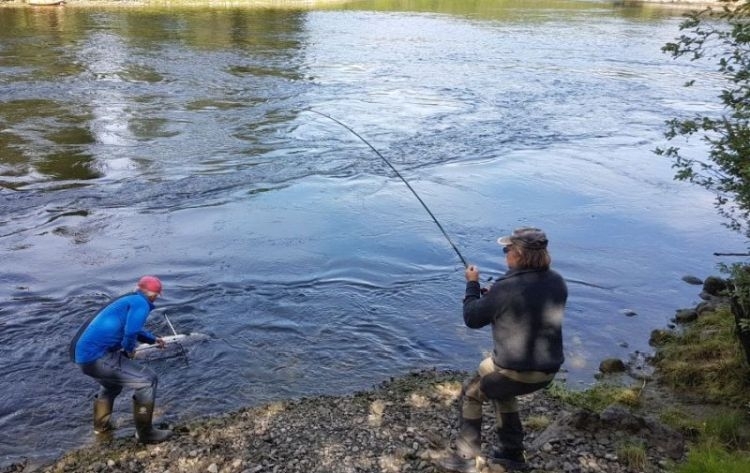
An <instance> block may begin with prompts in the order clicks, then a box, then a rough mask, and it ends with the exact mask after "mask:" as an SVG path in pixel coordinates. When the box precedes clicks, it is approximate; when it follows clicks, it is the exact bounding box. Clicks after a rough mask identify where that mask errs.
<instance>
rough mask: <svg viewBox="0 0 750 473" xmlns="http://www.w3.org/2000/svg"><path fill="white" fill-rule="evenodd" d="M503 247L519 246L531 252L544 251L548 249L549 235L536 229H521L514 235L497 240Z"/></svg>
mask: <svg viewBox="0 0 750 473" xmlns="http://www.w3.org/2000/svg"><path fill="white" fill-rule="evenodd" d="M497 243H498V244H500V245H501V246H509V245H518V246H522V247H524V248H529V249H531V250H542V249H544V248H547V243H548V241H547V235H546V234H545V233H544V232H543V231H542V230H540V229H539V228H535V227H520V228H516V229H515V230H513V233H511V234H510V235H507V236H502V237H500V238H498V239H497Z"/></svg>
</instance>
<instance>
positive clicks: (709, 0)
mask: <svg viewBox="0 0 750 473" xmlns="http://www.w3.org/2000/svg"><path fill="white" fill-rule="evenodd" d="M349 3H357V2H355V1H354V0H0V7H3V6H5V7H45V6H46V7H51V6H63V5H65V6H74V7H132V8H145V7H185V8H187V7H203V8H209V7H210V8H217V7H222V8H229V7H231V8H239V7H243V8H258V9H299V10H312V9H315V8H326V7H335V6H339V5H346V4H349ZM612 3H614V4H619V5H625V6H649V5H653V6H659V7H665V8H680V9H704V8H707V7H718V6H720V5H722V3H723V2H722V1H721V0H620V1H615V2H612Z"/></svg>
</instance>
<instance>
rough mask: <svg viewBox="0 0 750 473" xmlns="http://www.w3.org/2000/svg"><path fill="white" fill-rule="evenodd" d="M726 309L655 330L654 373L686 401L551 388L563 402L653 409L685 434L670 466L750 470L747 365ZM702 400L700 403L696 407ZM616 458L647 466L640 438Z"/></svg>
mask: <svg viewBox="0 0 750 473" xmlns="http://www.w3.org/2000/svg"><path fill="white" fill-rule="evenodd" d="M735 330H736V326H735V321H734V317H733V315H732V313H731V311H730V310H729V308H722V309H719V310H717V311H716V312H714V313H708V314H702V315H701V316H700V317H699V318H698V320H696V321H695V322H692V323H690V324H688V325H685V326H682V327H681V328H680V329H678V330H671V331H660V332H661V333H660V336H659V337H655V338H652V341H654V345H655V346H656V348H657V351H656V355H655V357H654V365H655V368H656V378H657V380H658V381H659V382H660V384H662V385H664V386H666V387H668V388H669V389H670V390H671V391H672V392H674V393H676V394H677V395H678V396H680V397H681V398H682V395H684V397H685V399H689V400H690V402H689V403H682V402H669V403H665V406H664V407H659V406H658V405H656V404H658V403H652V402H642V396H641V394H642V389H643V388H644V386H645V385H644V386H638V387H627V386H622V385H619V384H607V383H602V382H600V383H598V384H596V385H594V386H592V387H591V388H589V389H587V390H585V391H573V390H570V389H568V388H566V387H565V385H564V384H562V383H553V384H552V385H550V387H549V388H548V392H549V394H550V395H551V396H553V397H556V398H558V399H560V400H561V401H563V402H564V403H566V404H568V405H571V406H575V407H579V408H584V409H589V410H591V411H594V412H597V413H601V412H602V411H603V410H604V409H605V408H606V407H607V406H609V405H612V404H621V405H625V406H627V407H631V408H634V409H641V408H642V409H644V410H649V409H652V410H653V409H657V411H658V412H657V415H658V417H659V419H660V420H661V421H662V422H663V423H665V424H666V425H669V426H671V427H672V428H674V429H675V430H677V431H679V432H681V433H682V434H683V435H684V437H685V438H686V440H687V441H688V455H687V458H686V460H685V461H684V462H682V463H678V464H675V465H674V466H673V467H671V470H670V471H672V472H673V473H748V472H750V367H748V365H747V361H746V358H745V356H744V353H743V351H742V348H741V346H740V344H739V341H738V338H737V335H736V333H735ZM696 401H699V402H700V403H702V404H701V405H698V406H696V405H695V402H696ZM617 456H618V458H619V461H620V463H622V464H623V465H626V466H627V467H628V468H629V469H631V470H635V471H645V469H646V467H647V466H648V457H647V449H646V446H645V445H644V444H643V443H642V442H641V441H639V440H638V439H630V440H625V441H624V442H623V444H622V445H620V446H619V447H618V450H617Z"/></svg>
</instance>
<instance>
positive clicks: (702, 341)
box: [654, 308, 750, 404]
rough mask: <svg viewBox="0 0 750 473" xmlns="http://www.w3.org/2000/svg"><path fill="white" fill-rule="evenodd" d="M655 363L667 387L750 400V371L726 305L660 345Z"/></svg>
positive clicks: (710, 398)
mask: <svg viewBox="0 0 750 473" xmlns="http://www.w3.org/2000/svg"><path fill="white" fill-rule="evenodd" d="M654 365H655V366H656V369H657V371H658V373H659V375H660V379H661V380H662V381H663V382H664V383H666V384H667V385H668V386H670V387H672V388H675V389H678V390H681V391H685V392H687V393H694V394H696V395H697V394H700V395H701V396H703V398H704V399H705V400H707V401H710V402H721V403H727V404H743V403H747V402H748V401H750V370H749V369H748V366H747V364H746V363H745V360H744V356H743V353H742V350H741V349H740V346H739V343H738V339H737V336H736V334H735V324H734V320H733V317H732V316H731V314H730V313H729V310H728V309H726V308H723V309H720V310H717V311H716V312H713V313H706V314H703V315H701V316H700V317H699V318H698V320H696V321H695V322H693V323H691V324H689V325H687V326H686V327H685V328H684V330H683V331H682V332H680V333H676V336H675V337H674V339H672V340H669V341H667V342H665V343H664V344H663V345H662V346H660V347H659V351H658V352H657V354H656V356H655V357H654Z"/></svg>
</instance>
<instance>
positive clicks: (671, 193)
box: [0, 0, 745, 465]
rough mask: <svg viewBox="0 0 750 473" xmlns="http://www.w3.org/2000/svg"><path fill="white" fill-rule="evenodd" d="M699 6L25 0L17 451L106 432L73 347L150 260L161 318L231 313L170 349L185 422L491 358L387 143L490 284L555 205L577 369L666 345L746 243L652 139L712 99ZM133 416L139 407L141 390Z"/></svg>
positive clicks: (167, 391) (12, 124) (19, 27)
mask: <svg viewBox="0 0 750 473" xmlns="http://www.w3.org/2000/svg"><path fill="white" fill-rule="evenodd" d="M680 21H681V19H680V17H679V12H675V11H669V10H659V9H656V8H653V7H623V6H620V5H617V4H612V3H609V2H598V1H588V2H575V1H562V0H561V1H538V2H533V1H532V2H524V1H515V0H508V1H503V2H495V1H481V0H479V1H472V2H467V1H461V0H455V1H445V2H419V1H415V2H383V1H381V2H375V1H373V2H354V3H352V4H351V5H349V6H337V7H331V8H327V9H317V10H315V9H313V10H304V11H295V10H291V9H287V10H271V9H261V10H253V9H246V8H244V9H243V8H239V7H230V6H227V7H220V6H214V7H212V8H209V7H205V6H204V7H191V8H178V7H175V6H174V5H169V4H165V5H164V6H162V7H159V8H156V7H153V8H152V7H149V8H126V7H123V8H102V7H90V8H76V7H64V8H3V9H0V255H1V258H2V265H1V266H0V389H1V390H2V396H1V398H0V465H2V464H10V463H13V462H20V461H24V460H25V459H26V460H29V461H42V460H44V459H49V458H52V457H54V456H56V455H59V454H60V453H62V452H64V451H65V450H68V449H71V448H75V447H78V446H81V445H85V444H88V443H90V442H92V435H91V427H90V422H91V400H92V396H93V394H94V393H95V385H94V383H93V382H92V381H91V380H90V379H89V378H86V377H85V376H83V375H82V374H81V373H80V372H79V371H78V369H77V368H76V367H75V366H74V365H73V364H71V363H70V362H69V361H68V358H67V344H68V341H69V340H70V338H71V337H72V335H73V334H74V333H75V331H76V329H77V328H78V326H79V325H80V323H81V322H82V321H83V320H84V319H85V318H86V317H87V316H88V315H90V314H91V313H92V312H94V311H96V310H97V308H99V307H101V306H102V305H103V304H105V303H106V301H108V300H109V299H110V298H112V297H115V296H117V295H119V294H121V293H123V292H126V291H128V290H131V289H132V288H133V287H134V285H135V281H137V279H138V277H139V276H141V275H143V274H155V275H158V276H159V277H160V278H161V279H162V280H163V282H164V285H165V291H164V297H163V298H161V299H159V300H158V301H157V307H158V308H157V310H156V311H155V312H153V313H152V315H151V317H150V319H149V323H148V328H150V329H151V330H153V331H155V332H156V333H159V334H168V333H170V332H169V328H168V326H167V324H166V323H165V318H164V317H163V313H164V312H166V313H167V314H168V316H169V319H170V320H171V321H172V323H173V324H174V325H175V327H176V329H177V330H178V331H183V332H200V333H203V334H206V335H208V336H209V337H210V338H209V339H208V340H206V341H203V342H201V343H198V344H195V345H192V346H188V347H186V352H185V355H186V356H178V357H174V358H167V359H161V360H153V361H150V362H149V365H150V366H151V367H152V368H153V369H154V370H155V371H157V373H159V375H160V385H159V391H158V397H157V409H158V412H157V414H158V415H159V416H160V417H161V418H163V419H166V420H168V421H171V422H182V421H187V420H189V419H191V418H196V417H199V416H206V415H212V414H218V413H223V412H228V411H231V410H234V409H237V408H239V407H241V406H245V405H257V404H260V403H264V402H268V401H272V400H278V399H284V398H292V397H299V396H309V395H317V394H339V393H348V392H353V391H356V390H360V389H364V388H367V387H370V386H372V385H374V384H377V383H379V382H380V381H382V380H385V379H387V378H388V377H390V376H396V375H400V374H403V373H406V372H408V371H410V370H413V369H422V368H430V367H436V368H455V369H466V370H470V369H473V368H474V367H475V366H476V364H477V362H478V361H479V360H480V359H481V357H482V356H483V353H486V351H487V350H489V349H490V334H489V331H488V330H486V329H485V330H470V329H467V328H466V327H464V325H463V323H462V319H461V299H462V295H463V290H464V275H463V265H462V264H461V261H460V258H459V257H458V254H457V253H456V252H455V251H454V250H453V249H452V247H451V245H450V244H449V242H448V241H447V239H446V238H445V237H444V236H443V234H442V233H441V232H440V230H439V228H438V227H437V225H435V223H434V222H433V221H432V220H431V218H430V216H429V215H428V213H427V212H425V210H424V209H423V208H422V207H421V205H420V203H419V202H418V201H417V199H416V198H415V197H414V195H413V194H412V193H411V192H410V191H409V189H408V188H407V187H406V186H405V185H404V183H403V182H402V181H401V180H400V179H399V178H398V177H397V176H396V175H395V174H394V173H393V171H392V170H391V169H390V168H389V167H388V166H387V165H386V163H385V162H384V160H383V159H381V158H380V156H378V154H377V153H375V152H373V150H372V149H371V148H369V147H368V145H367V143H369V144H370V145H371V146H373V147H374V148H375V149H376V150H377V151H378V152H379V153H381V155H382V156H383V157H384V158H386V159H388V160H389V161H390V162H391V163H392V165H393V166H394V167H395V168H396V169H397V170H398V171H399V172H400V173H401V174H402V175H403V177H404V178H405V179H406V180H407V181H408V182H409V183H410V184H411V185H412V186H413V188H414V190H415V191H416V192H417V193H418V194H419V195H420V197H421V198H422V199H423V201H424V202H425V203H426V204H427V205H428V207H429V208H430V209H431V210H432V212H433V213H434V215H435V217H436V218H437V219H438V221H439V222H440V223H441V224H442V226H443V227H444V229H445V230H446V233H447V234H448V235H449V237H450V239H451V240H452V241H453V242H454V243H455V245H456V248H457V249H458V250H459V251H460V254H461V255H462V256H464V257H465V258H466V259H467V260H468V261H469V262H471V263H474V264H477V265H478V266H479V268H480V270H481V271H482V279H483V281H486V282H487V283H488V284H489V283H490V282H489V279H490V278H493V277H496V276H498V275H500V274H502V273H503V272H504V271H505V269H506V268H505V267H504V259H503V257H502V253H501V252H500V249H499V247H498V246H497V245H496V243H495V240H496V238H497V237H498V236H500V235H503V234H506V233H508V232H510V231H511V230H512V229H513V228H515V227H517V226H521V225H536V226H540V227H542V228H544V229H545V230H546V231H547V233H548V235H549V238H550V242H551V243H550V251H551V253H552V257H553V266H554V267H555V268H556V269H557V270H558V271H559V272H560V273H561V274H563V276H564V277H565V278H566V280H567V281H568V285H569V290H570V299H569V305H568V310H567V313H566V322H565V344H566V350H565V351H566V360H567V361H566V364H565V372H564V374H563V375H562V376H561V377H562V378H563V379H567V382H568V383H569V384H570V385H571V386H573V387H579V386H586V385H588V384H589V383H591V382H592V381H593V380H594V375H595V373H596V371H597V368H598V364H599V362H600V361H601V359H603V358H605V357H620V358H623V359H627V358H628V357H629V356H631V355H632V354H633V353H636V352H644V353H649V352H650V347H649V346H648V337H649V333H650V331H651V330H652V329H654V328H662V327H664V326H666V325H667V324H668V323H669V321H670V318H671V317H672V316H673V314H674V311H675V310H676V309H679V308H682V307H685V306H689V305H692V304H694V303H695V302H697V300H698V293H699V291H700V289H699V288H698V287H696V286H690V285H688V284H686V283H685V282H683V281H682V279H681V278H682V277H683V276H685V275H695V276H698V277H701V278H702V277H706V276H708V275H712V274H717V268H716V265H717V263H719V262H720V261H721V260H719V259H718V258H716V257H714V256H713V252H714V251H742V250H744V248H745V246H744V242H743V241H742V239H741V238H740V237H739V236H738V235H736V234H734V233H732V232H730V231H729V230H728V229H726V228H725V227H723V226H722V220H721V219H720V218H719V217H718V216H717V215H716V213H715V210H714V208H713V197H712V196H711V195H710V194H709V193H707V192H706V191H704V190H703V189H701V188H698V187H695V186H691V185H689V184H686V183H681V182H675V181H674V180H673V178H672V176H673V170H672V169H671V168H670V163H669V162H668V161H667V160H665V159H664V158H659V157H657V156H656V155H655V154H654V153H653V150H654V149H655V148H656V147H657V146H661V145H664V144H665V141H664V138H663V136H662V133H663V132H664V129H665V125H664V122H665V120H667V119H669V118H672V117H679V116H686V115H690V114H692V113H694V112H703V111H709V110H716V108H717V103H718V101H717V99H716V96H717V94H718V87H719V85H720V83H719V82H718V81H719V78H718V77H716V76H715V75H714V74H712V73H711V72H710V70H709V69H707V68H708V65H702V64H699V63H690V62H686V61H675V60H672V59H671V58H670V57H668V56H667V55H665V54H663V53H662V52H661V51H660V48H661V46H662V45H663V44H664V43H666V42H667V41H670V40H672V39H674V38H675V37H676V36H677V35H678V34H679V30H678V25H679V23H680ZM695 77H698V78H700V80H699V81H697V83H696V86H695V87H693V88H691V89H686V88H684V87H683V86H682V85H683V84H684V83H685V82H686V81H687V80H689V79H692V78H695ZM316 112H319V113H316ZM320 113H323V114H326V115H329V116H330V117H332V118H334V119H336V120H339V121H341V122H342V123H343V124H345V125H346V126H348V127H350V128H351V130H353V131H354V132H355V133H357V134H359V135H360V137H361V138H362V139H360V138H359V137H357V136H356V135H355V134H354V133H352V132H351V131H349V130H347V129H346V128H345V127H344V126H341V125H340V124H339V123H337V122H336V121H334V120H331V119H329V118H327V117H325V116H323V115H320ZM363 140H365V141H366V142H367V143H365V142H364V141H363ZM680 145H681V146H682V147H683V149H684V150H685V152H688V153H696V154H699V153H702V152H705V149H704V148H703V145H702V144H701V143H700V142H689V143H680ZM633 314H635V315H633ZM115 416H116V423H117V424H118V426H119V428H120V432H121V434H122V435H127V434H128V432H132V421H131V420H130V406H129V396H128V395H123V396H121V399H118V402H117V404H116V406H115ZM128 429H130V430H128Z"/></svg>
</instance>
